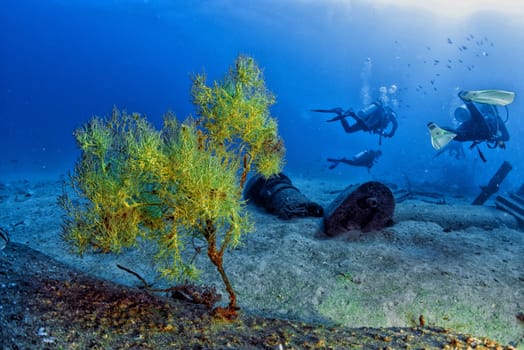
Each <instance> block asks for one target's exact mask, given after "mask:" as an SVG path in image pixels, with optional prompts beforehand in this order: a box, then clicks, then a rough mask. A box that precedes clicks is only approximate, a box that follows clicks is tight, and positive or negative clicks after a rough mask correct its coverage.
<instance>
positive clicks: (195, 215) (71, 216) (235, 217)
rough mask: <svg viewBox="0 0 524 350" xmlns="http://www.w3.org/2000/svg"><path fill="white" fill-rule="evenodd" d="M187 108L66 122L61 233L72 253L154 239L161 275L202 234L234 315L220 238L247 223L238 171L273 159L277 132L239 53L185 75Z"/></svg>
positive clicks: (253, 73) (277, 155)
mask: <svg viewBox="0 0 524 350" xmlns="http://www.w3.org/2000/svg"><path fill="white" fill-rule="evenodd" d="M192 95H193V103H194V105H195V106H196V109H197V115H196V117H195V118H188V119H186V120H185V121H184V122H183V123H179V122H178V121H177V120H176V118H175V116H174V115H173V114H171V113H168V114H167V115H166V116H165V118H164V126H163V128H162V130H160V131H158V130H156V129H155V128H154V127H153V126H152V125H151V124H150V123H149V122H148V121H147V120H146V119H145V118H144V117H142V116H140V115H139V114H131V115H129V114H127V113H126V112H119V111H118V110H117V109H116V108H115V109H114V110H113V113H112V115H111V117H110V118H107V119H101V118H97V117H95V118H93V119H92V120H91V121H90V122H89V123H87V124H86V125H84V126H83V127H81V128H79V129H78V130H76V131H75V133H74V135H75V137H76V140H77V142H78V145H79V147H80V149H81V150H82V155H81V158H80V160H79V161H78V163H77V164H76V167H75V173H74V175H73V176H72V177H71V186H72V188H73V190H74V192H75V193H76V195H77V196H78V200H72V199H71V198H70V196H69V195H68V193H67V192H64V194H63V195H62V196H61V197H60V204H61V206H62V207H63V208H64V210H65V211H66V215H65V222H64V238H65V239H66V240H67V241H69V242H70V243H72V244H73V245H74V246H76V248H77V250H78V252H79V253H83V252H85V251H86V249H88V248H89V247H93V246H94V247H96V248H98V249H101V250H102V251H104V252H109V251H112V252H119V251H120V250H121V249H122V248H124V247H129V246H132V245H135V244H137V242H139V241H138V238H139V237H142V238H144V239H145V240H152V241H155V242H156V243H157V246H158V254H157V256H156V258H157V259H158V262H159V263H160V267H159V269H160V271H161V272H162V273H163V274H164V275H165V276H166V277H169V278H179V277H183V278H186V277H196V276H197V275H198V271H197V269H196V268H195V266H194V265H193V261H192V260H190V261H185V260H184V254H183V252H184V249H185V248H186V247H187V246H188V245H191V244H193V242H194V241H195V239H197V240H200V241H202V242H205V243H206V244H207V255H208V257H209V259H210V260H211V262H212V263H213V264H214V265H215V266H216V268H217V270H218V272H219V273H220V276H221V278H222V280H223V281H224V284H225V286H226V290H227V291H228V293H229V305H228V308H225V309H221V308H219V309H217V310H218V311H219V312H220V313H222V314H223V315H225V316H234V315H235V310H236V308H237V307H236V296H235V293H234V290H233V288H232V286H231V284H230V282H229V280H228V278H227V275H226V273H225V270H224V267H223V265H222V261H223V255H224V253H225V251H226V249H227V248H228V247H231V246H234V245H236V244H238V243H239V242H240V240H241V237H242V235H243V234H245V233H247V232H249V231H250V230H251V228H252V225H251V222H250V220H249V217H248V215H247V213H246V211H245V202H244V201H243V200H242V189H243V186H244V183H245V180H246V177H247V174H248V173H249V172H250V171H251V170H252V168H253V167H255V168H256V169H257V170H258V171H259V172H260V173H261V174H263V175H264V176H270V175H272V174H275V173H278V172H280V171H281V168H282V157H283V154H284V147H283V142H282V140H281V139H280V138H279V136H278V132H277V123H276V121H275V119H273V118H272V117H271V116H270V113H269V107H270V106H271V105H272V104H273V103H274V101H275V99H274V96H273V95H272V94H271V93H270V92H269V91H268V90H267V88H266V86H265V83H264V80H263V76H262V72H261V70H260V69H259V68H258V66H257V65H256V63H255V61H254V60H253V59H252V58H250V57H247V56H239V57H238V58H237V60H236V62H235V65H234V66H233V67H232V68H231V69H230V70H229V72H228V74H227V75H226V77H225V78H224V79H223V80H222V81H221V82H214V84H213V86H212V87H209V86H207V85H206V82H205V76H204V75H197V76H195V77H194V79H193V87H192Z"/></svg>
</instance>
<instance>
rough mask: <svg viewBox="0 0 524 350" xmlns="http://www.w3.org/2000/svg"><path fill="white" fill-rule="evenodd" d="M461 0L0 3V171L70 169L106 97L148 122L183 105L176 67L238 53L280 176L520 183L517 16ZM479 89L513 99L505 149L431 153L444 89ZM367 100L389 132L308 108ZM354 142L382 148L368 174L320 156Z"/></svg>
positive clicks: (443, 113) (447, 96) (449, 94)
mask: <svg viewBox="0 0 524 350" xmlns="http://www.w3.org/2000/svg"><path fill="white" fill-rule="evenodd" d="M507 2H508V3H510V2H511V1H507ZM400 3H403V2H400ZM505 4H506V2H501V3H500V5H499V6H500V7H501V8H504V6H505ZM436 6H438V5H436ZM470 10H472V9H471V8H470V9H467V11H466V12H464V15H462V16H459V15H458V14H457V11H455V13H451V16H448V15H444V14H441V13H436V12H434V11H431V10H427V9H421V8H418V7H413V6H411V7H410V6H405V5H398V6H392V5H385V4H383V2H382V1H375V2H372V1H349V0H348V1H334V0H333V1H328V0H326V1H306V0H301V1H299V0H289V1H280V0H266V1H244V0H228V1H226V0H216V1H182V0H180V1H167V0H164V1H161V0H159V1H154V0H150V1H147V0H143V1H138V0H136V1H135V0H130V1H116V0H112V1H110V0H103V1H102V0H90V1H88V0H76V1H75V0H67V1H66V0H62V1H59V0H46V1H42V0H12V1H10V0H7V1H4V2H3V4H2V11H0V40H1V45H0V48H1V51H2V52H1V55H0V125H1V131H2V133H1V137H0V149H1V152H0V180H4V181H5V180H10V179H18V178H41V177H49V178H53V177H55V178H56V177H57V176H60V174H65V173H67V172H68V171H70V170H72V168H73V164H74V161H75V159H76V158H77V157H78V154H79V153H78V150H77V148H76V145H75V142H74V139H73V137H72V132H73V130H74V129H75V128H76V127H78V126H80V125H81V124H82V123H84V122H86V121H87V120H89V118H91V117H92V116H93V115H99V116H103V115H107V114H108V113H110V111H111V109H112V107H113V106H117V107H119V108H121V109H127V110H128V111H131V112H141V113H145V114H146V115H147V116H148V117H149V118H150V119H151V120H152V121H153V122H154V123H155V124H157V125H160V121H161V117H162V114H163V113H164V112H166V111H167V110H169V109H171V110H173V111H175V113H176V114H177V116H179V117H180V118H182V117H185V116H187V115H189V114H191V113H193V108H192V105H191V103H190V95H189V88H190V76H191V74H193V73H200V72H202V71H205V72H206V73H207V74H208V77H209V78H210V79H219V78H221V76H222V75H223V74H224V73H225V72H226V70H227V68H228V66H229V65H230V64H232V63H233V61H234V59H235V57H236V56H237V55H238V54H239V53H242V54H248V55H251V56H253V57H254V58H255V60H256V61H257V63H258V64H259V65H260V66H261V67H263V69H264V72H265V78H266V82H267V85H268V87H269V88H270V89H271V90H272V91H273V92H274V93H275V94H276V96H277V104H276V105H274V106H273V107H272V114H273V115H274V116H275V117H276V118H277V119H278V121H279V126H280V133H281V135H282V136H283V138H284V140H285V144H286V148H287V156H286V159H287V165H286V169H285V170H286V172H288V173H292V174H297V175H300V176H307V177H318V178H325V179H334V180H342V181H347V182H348V183H351V182H359V181H363V180H368V179H378V180H383V181H391V182H395V183H399V184H402V183H403V182H404V181H406V179H407V178H409V179H410V180H411V181H419V182H425V181H427V182H433V183H439V184H444V185H446V184H449V185H450V186H458V187H459V188H461V187H463V189H464V191H466V190H467V188H468V187H476V186H478V184H483V183H486V182H487V181H488V180H489V177H490V176H491V175H492V174H493V173H494V172H495V171H496V169H497V168H498V167H499V166H500V164H501V163H502V161H504V160H508V161H509V162H510V163H511V164H512V165H513V171H512V172H511V173H510V175H509V176H508V178H507V179H506V181H505V182H504V188H505V189H514V188H516V187H518V186H520V185H521V184H522V181H523V179H522V176H521V173H522V165H523V156H522V155H521V154H522V150H523V149H524V141H523V140H522V136H523V135H524V121H523V112H524V102H523V101H524V98H523V95H522V93H523V91H524V68H523V66H522V57H523V54H524V46H523V45H522V43H524V30H523V29H524V24H523V23H524V22H522V21H520V20H519V19H520V18H521V17H519V13H513V14H507V13H503V12H500V13H499V12H495V11H490V10H486V11H480V12H474V11H470ZM464 47H465V48H464ZM437 60H438V62H437ZM395 89H396V90H395ZM480 89H505V90H511V91H514V92H516V94H517V97H516V100H515V102H514V103H513V104H511V105H510V106H509V111H510V116H509V121H508V124H507V127H508V129H509V132H510V134H511V140H510V141H509V142H508V143H507V149H506V150H500V149H497V150H489V149H487V148H486V146H485V145H482V146H481V149H482V151H483V152H484V155H485V156H486V158H487V162H486V163H483V162H482V161H481V159H480V158H479V155H478V153H477V152H476V151H475V150H473V151H471V150H469V149H467V146H468V145H469V144H466V145H465V146H466V159H464V160H455V159H453V158H451V157H448V156H446V155H442V156H440V157H438V158H436V159H434V155H435V151H434V150H433V149H432V147H431V144H430V139H429V135H428V132H427V129H426V124H427V123H428V122H429V121H435V122H438V123H441V124H449V123H450V121H451V119H452V115H453V110H454V108H455V107H456V106H457V104H458V99H457V97H456V96H457V92H458V91H459V90H480ZM376 98H382V99H385V100H387V101H388V103H389V105H390V106H391V107H392V108H393V109H394V110H395V111H396V112H397V114H398V116H399V129H398V132H397V134H396V135H395V137H393V138H392V139H387V140H383V142H382V145H381V146H379V145H378V137H377V136H376V135H370V134H367V133H356V134H351V135H349V134H346V133H344V132H343V130H342V127H341V126H340V124H338V123H326V119H327V117H328V116H326V115H322V114H317V113H313V112H310V109H312V108H331V107H336V106H340V107H343V108H344V109H346V108H350V107H352V108H354V109H355V110H358V109H360V108H362V107H363V106H364V105H365V104H366V103H367V102H370V101H372V100H373V99H376ZM368 148H369V149H381V150H382V153H383V154H382V157H381V158H380V159H379V161H378V163H377V164H376V166H375V167H373V168H372V169H371V171H370V172H368V171H367V169H365V168H354V167H350V166H347V165H340V166H338V167H337V168H335V169H333V170H328V166H329V164H328V162H327V161H326V158H328V157H335V158H336V157H352V156H353V155H354V154H356V153H358V152H360V151H361V150H364V149H368Z"/></svg>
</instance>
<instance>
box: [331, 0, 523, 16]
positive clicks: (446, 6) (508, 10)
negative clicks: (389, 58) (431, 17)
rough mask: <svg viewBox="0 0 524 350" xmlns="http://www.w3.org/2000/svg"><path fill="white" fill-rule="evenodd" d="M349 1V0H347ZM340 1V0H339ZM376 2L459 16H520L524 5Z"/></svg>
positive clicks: (488, 0) (475, 0)
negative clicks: (499, 14) (483, 13)
mask: <svg viewBox="0 0 524 350" xmlns="http://www.w3.org/2000/svg"><path fill="white" fill-rule="evenodd" d="M347 1H348V3H351V2H352V1H351V0H347ZM339 2H340V0H339ZM375 2H376V4H377V5H378V4H382V5H392V6H409V7H418V8H421V9H424V10H427V11H430V12H434V13H436V14H438V15H443V16H447V17H453V18H460V17H467V16H470V15H473V14H475V13H477V12H481V11H482V12H486V11H492V12H498V13H501V14H504V15H512V16H522V15H523V14H524V6H523V4H522V2H521V1H520V0H499V1H493V0H462V1H456V0H433V1H420V0H375Z"/></svg>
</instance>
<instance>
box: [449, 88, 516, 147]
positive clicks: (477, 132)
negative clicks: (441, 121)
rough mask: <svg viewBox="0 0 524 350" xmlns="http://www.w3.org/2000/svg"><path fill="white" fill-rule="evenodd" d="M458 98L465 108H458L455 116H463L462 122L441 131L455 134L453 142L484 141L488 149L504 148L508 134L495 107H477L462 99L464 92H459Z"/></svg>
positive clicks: (481, 104) (475, 142) (483, 104)
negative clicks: (455, 126)
mask: <svg viewBox="0 0 524 350" xmlns="http://www.w3.org/2000/svg"><path fill="white" fill-rule="evenodd" d="M458 96H459V98H460V99H461V100H462V101H464V105H465V107H463V106H461V107H458V108H457V110H456V111H455V115H458V114H462V115H464V116H465V117H462V118H463V120H464V121H463V122H462V123H461V124H460V125H459V126H458V127H457V128H455V129H453V128H444V127H443V128H442V129H444V130H448V131H451V132H453V133H455V134H456V135H457V136H455V137H454V138H453V140H455V141H473V143H474V144H478V143H481V142H484V141H485V142H486V143H487V144H488V147H489V148H497V147H500V148H506V143H505V142H507V141H508V140H509V133H508V129H506V124H505V123H504V121H503V120H502V118H501V117H500V115H499V112H498V110H497V106H495V105H492V104H486V103H478V107H477V105H476V104H475V103H474V102H472V101H470V100H467V99H465V98H464V92H460V93H459V95H458ZM468 116H469V118H468Z"/></svg>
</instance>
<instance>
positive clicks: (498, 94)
mask: <svg viewBox="0 0 524 350" xmlns="http://www.w3.org/2000/svg"><path fill="white" fill-rule="evenodd" d="M459 97H460V98H462V99H463V100H464V101H473V102H478V103H486V104H490V105H495V106H506V105H509V104H510V103H512V102H513V100H514V99H515V93H514V92H511V91H505V90H478V91H462V92H461V93H460V94H459Z"/></svg>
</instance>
